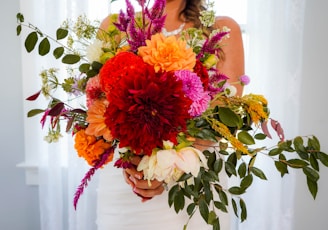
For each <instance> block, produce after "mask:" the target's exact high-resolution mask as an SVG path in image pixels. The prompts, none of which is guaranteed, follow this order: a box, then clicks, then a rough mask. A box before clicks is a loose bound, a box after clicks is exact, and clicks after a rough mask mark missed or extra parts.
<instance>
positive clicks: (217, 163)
mask: <svg viewBox="0 0 328 230" xmlns="http://www.w3.org/2000/svg"><path fill="white" fill-rule="evenodd" d="M222 166H223V160H222V159H221V158H219V159H217V160H216V161H215V162H214V166H213V169H214V172H215V173H217V174H218V173H219V172H221V170H222V168H223V167H222Z"/></svg>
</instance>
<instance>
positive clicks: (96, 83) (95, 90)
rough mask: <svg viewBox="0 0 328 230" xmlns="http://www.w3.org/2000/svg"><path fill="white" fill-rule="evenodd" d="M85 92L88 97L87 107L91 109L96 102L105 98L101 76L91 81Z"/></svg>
mask: <svg viewBox="0 0 328 230" xmlns="http://www.w3.org/2000/svg"><path fill="white" fill-rule="evenodd" d="M85 91H86V96H87V107H90V106H91V105H92V103H93V102H94V101H95V100H98V99H101V98H105V94H104V92H103V91H102V90H101V85H100V80H99V75H97V76H95V77H92V78H90V79H89V81H88V82H87V86H86V89H85Z"/></svg>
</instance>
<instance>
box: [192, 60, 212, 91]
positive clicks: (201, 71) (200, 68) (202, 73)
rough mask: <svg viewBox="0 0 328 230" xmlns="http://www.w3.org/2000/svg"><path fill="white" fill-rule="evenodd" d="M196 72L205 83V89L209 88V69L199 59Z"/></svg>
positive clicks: (195, 68)
mask: <svg viewBox="0 0 328 230" xmlns="http://www.w3.org/2000/svg"><path fill="white" fill-rule="evenodd" d="M194 72H195V73H196V74H197V76H198V77H200V80H201V81H202V83H203V87H204V90H205V91H206V90H207V88H208V81H209V76H208V72H207V69H206V68H205V66H204V65H203V64H202V63H201V61H199V60H198V59H197V60H196V65H195V67H194Z"/></svg>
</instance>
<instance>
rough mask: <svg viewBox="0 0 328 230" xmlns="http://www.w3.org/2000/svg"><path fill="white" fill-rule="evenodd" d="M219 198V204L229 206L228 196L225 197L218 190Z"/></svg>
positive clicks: (224, 194) (222, 192)
mask: <svg viewBox="0 0 328 230" xmlns="http://www.w3.org/2000/svg"><path fill="white" fill-rule="evenodd" d="M219 197H220V200H221V202H222V203H223V204H224V205H228V204H229V202H228V196H227V194H226V193H225V192H224V191H223V190H220V191H219Z"/></svg>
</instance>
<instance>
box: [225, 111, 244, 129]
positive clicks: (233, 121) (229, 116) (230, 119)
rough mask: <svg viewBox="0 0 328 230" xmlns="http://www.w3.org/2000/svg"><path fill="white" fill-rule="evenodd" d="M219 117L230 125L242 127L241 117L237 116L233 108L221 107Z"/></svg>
mask: <svg viewBox="0 0 328 230" xmlns="http://www.w3.org/2000/svg"><path fill="white" fill-rule="evenodd" d="M219 117H220V120H221V121H222V123H223V124H225V125H227V126H229V127H240V126H241V123H242V121H241V119H240V117H239V116H237V115H236V114H235V113H234V112H233V111H232V110H231V109H229V108H224V107H222V108H220V109H219Z"/></svg>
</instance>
